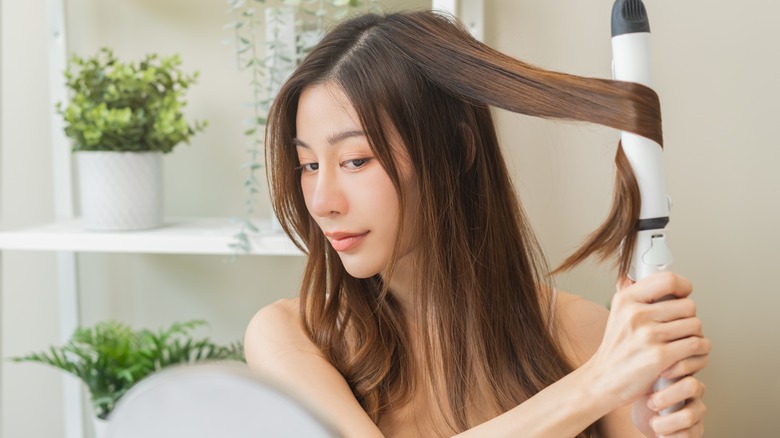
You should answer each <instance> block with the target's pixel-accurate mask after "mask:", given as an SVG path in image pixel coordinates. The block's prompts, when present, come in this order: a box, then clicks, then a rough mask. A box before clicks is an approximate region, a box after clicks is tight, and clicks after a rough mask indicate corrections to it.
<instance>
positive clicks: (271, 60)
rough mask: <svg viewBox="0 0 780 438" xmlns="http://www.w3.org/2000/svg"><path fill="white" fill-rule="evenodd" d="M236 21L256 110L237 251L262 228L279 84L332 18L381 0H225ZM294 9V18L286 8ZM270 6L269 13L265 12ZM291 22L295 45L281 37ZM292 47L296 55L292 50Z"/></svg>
mask: <svg viewBox="0 0 780 438" xmlns="http://www.w3.org/2000/svg"><path fill="white" fill-rule="evenodd" d="M227 3H228V12H229V13H231V14H232V16H233V19H234V20H233V21H231V22H230V23H228V24H226V25H225V29H226V30H231V31H233V32H234V35H233V37H232V38H230V39H229V40H228V41H229V42H233V43H234V45H235V55H236V65H237V66H238V69H239V70H245V71H248V73H249V75H250V78H251V79H250V85H251V89H252V92H251V96H252V115H251V117H249V118H248V119H247V120H246V121H245V122H246V125H247V129H246V130H245V131H244V134H245V135H246V136H247V137H248V148H247V153H248V160H247V162H246V163H244V164H243V165H242V166H241V167H242V169H244V170H245V171H246V179H245V181H244V190H245V191H246V194H247V199H246V203H245V211H244V217H243V218H241V219H238V221H239V222H240V224H241V228H240V230H239V231H238V232H237V234H236V235H235V236H234V239H235V241H234V243H231V244H230V247H231V248H233V249H234V250H235V251H236V252H248V251H249V249H250V240H249V233H253V232H254V233H256V232H257V231H258V228H257V227H256V226H255V224H254V223H253V221H252V214H253V213H254V211H255V208H256V206H257V196H258V194H259V193H260V181H261V179H260V178H259V177H258V174H259V172H260V169H262V168H263V164H262V157H263V146H264V145H263V140H264V135H265V124H266V114H268V109H269V107H270V105H271V102H272V101H273V99H274V96H275V95H276V93H277V91H278V90H279V87H281V85H282V83H283V82H284V80H285V79H286V78H287V76H288V75H289V74H290V72H292V70H293V69H294V68H295V66H296V65H297V64H298V62H299V61H300V60H301V59H303V57H304V56H305V55H306V54H307V53H308V52H309V51H310V50H311V48H312V47H314V45H316V44H317V42H318V41H319V40H320V38H321V37H322V36H323V34H324V29H325V25H326V24H327V22H328V21H330V20H340V19H341V18H344V17H345V16H346V15H347V14H349V13H350V12H351V11H354V10H356V9H357V8H359V7H361V6H362V5H366V7H367V8H368V9H379V6H378V2H377V0H364V1H361V0H227ZM285 8H286V9H287V10H291V11H292V12H293V13H294V14H293V15H294V23H289V22H287V21H286V20H287V19H288V18H289V17H287V16H286V15H285V14H284V13H283V12H284V9H285ZM266 10H267V11H268V14H267V15H266ZM290 25H292V27H293V28H294V32H295V42H294V44H295V47H289V43H287V42H285V41H284V40H283V39H282V35H283V34H284V28H285V27H288V26H290ZM290 53H294V55H292V56H290Z"/></svg>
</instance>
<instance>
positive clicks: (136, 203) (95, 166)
mask: <svg viewBox="0 0 780 438" xmlns="http://www.w3.org/2000/svg"><path fill="white" fill-rule="evenodd" d="M76 156H77V160H78V168H79V187H80V196H81V214H82V217H83V221H84V228H85V229H87V230H91V231H124V230H143V229H148V228H155V227H159V226H161V225H162V223H163V199H162V198H163V195H162V152H103V151H80V152H77V153H76Z"/></svg>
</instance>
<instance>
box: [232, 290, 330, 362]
mask: <svg viewBox="0 0 780 438" xmlns="http://www.w3.org/2000/svg"><path fill="white" fill-rule="evenodd" d="M298 302H299V299H298V298H288V299H282V300H278V301H276V302H274V303H272V304H269V305H267V306H265V307H263V308H262V309H260V310H259V311H258V312H257V313H255V315H254V316H253V317H252V319H251V320H250V321H249V325H248V326H247V329H246V333H245V335H244V350H245V353H246V360H247V363H248V364H249V365H250V366H252V367H260V368H265V367H268V366H272V365H273V363H274V362H278V361H279V359H284V357H283V356H285V355H286V354H289V353H292V352H298V353H301V352H309V353H314V354H316V355H320V354H319V349H317V347H316V346H315V345H314V344H313V343H312V342H311V340H310V339H309V337H308V336H306V332H305V331H304V330H303V326H302V325H301V321H300V314H299V312H298Z"/></svg>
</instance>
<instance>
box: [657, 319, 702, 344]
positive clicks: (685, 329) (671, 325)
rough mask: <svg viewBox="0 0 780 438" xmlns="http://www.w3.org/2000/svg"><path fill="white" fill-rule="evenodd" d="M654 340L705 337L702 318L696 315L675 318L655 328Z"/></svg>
mask: <svg viewBox="0 0 780 438" xmlns="http://www.w3.org/2000/svg"><path fill="white" fill-rule="evenodd" d="M653 335H654V337H655V338H654V339H653V340H654V341H657V342H670V341H676V340H678V339H682V338H687V337H690V336H698V337H703V336H704V333H703V331H702V326H701V320H700V319H699V318H696V317H688V318H682V319H675V320H672V321H669V322H667V323H665V324H658V325H656V326H655V327H654V328H653Z"/></svg>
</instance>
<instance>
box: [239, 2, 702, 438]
mask: <svg viewBox="0 0 780 438" xmlns="http://www.w3.org/2000/svg"><path fill="white" fill-rule="evenodd" d="M490 105H494V106H498V107H501V108H506V109H509V110H512V111H515V112H519V113H524V114H530V115H536V116H542V117H553V118H562V119H571V120H583V121H590V122H595V123H601V124H605V125H608V126H613V127H615V128H618V129H625V130H630V131H633V132H637V133H639V134H642V135H647V136H651V137H652V138H654V139H657V140H659V142H660V113H659V109H658V108H659V106H658V101H657V97H656V96H655V94H654V93H653V92H652V91H651V90H649V89H646V88H644V87H641V86H638V85H634V84H626V83H617V82H612V81H607V80H600V79H587V78H580V77H575V76H569V75H565V74H560V73H554V72H549V71H544V70H541V69H538V68H535V67H533V66H530V65H527V64H524V63H522V62H520V61H518V60H515V59H512V58H510V57H507V56H506V55H503V54H501V53H499V52H496V51H494V50H492V49H490V48H489V47H487V46H485V45H483V44H481V43H479V42H477V41H476V40H474V39H472V38H471V37H470V36H469V35H468V33H467V32H466V31H465V30H464V29H463V28H462V27H460V26H459V25H456V24H454V23H452V22H451V21H450V20H448V19H447V18H445V17H442V16H439V15H436V14H434V13H431V12H411V13H395V14H389V15H386V16H378V15H365V16H361V17H357V18H354V19H352V20H350V21H347V22H345V23H343V24H341V25H339V26H338V27H336V28H335V29H333V30H332V31H331V32H329V34H328V35H326V36H325V38H324V39H323V40H322V42H321V43H320V44H319V45H318V46H317V47H316V48H315V49H314V50H313V51H312V52H311V53H310V54H309V55H308V56H307V58H306V59H305V60H304V61H303V62H302V64H301V65H300V67H299V68H298V69H297V70H296V71H295V72H294V73H293V75H292V76H291V77H290V79H289V80H288V81H287V82H286V84H285V85H284V86H283V87H282V89H281V91H280V93H279V94H278V96H277V98H276V100H275V102H274V105H273V107H272V109H271V113H270V118H269V125H268V126H269V130H268V133H267V145H266V147H267V156H266V161H267V165H268V170H269V181H270V185H271V191H272V199H273V205H274V208H275V211H276V213H277V215H278V216H279V219H280V221H281V223H282V226H283V227H284V229H285V230H286V231H287V233H288V234H289V235H290V236H291V237H292V238H293V239H295V240H296V241H297V242H299V246H300V247H301V249H302V250H304V251H305V252H306V253H307V254H308V263H307V267H306V272H305V274H304V276H303V281H302V286H301V290H300V298H297V299H294V300H282V301H279V302H276V303H274V304H272V305H270V306H268V307H266V308H264V309H262V310H261V311H260V312H258V313H257V315H256V316H255V317H254V318H253V320H252V321H251V323H250V324H249V327H248V329H247V333H246V357H247V361H248V363H249V364H250V366H252V367H253V368H255V369H257V370H258V371H261V372H263V373H266V374H269V375H271V376H273V377H275V378H276V379H278V381H279V382H281V383H282V384H284V385H286V386H287V387H289V388H290V390H291V391H292V392H295V393H298V394H299V395H300V396H301V397H303V398H304V399H306V400H308V401H309V402H310V403H311V404H313V405H315V406H317V407H318V408H319V409H321V410H322V411H323V412H324V413H325V415H326V416H328V417H329V418H330V420H331V421H332V422H333V423H334V424H335V425H336V426H337V427H338V428H339V429H340V430H341V431H342V432H343V433H344V435H345V436H347V437H361V438H362V437H380V436H387V437H416V436H419V437H439V436H453V435H457V436H463V437H491V438H495V437H518V436H520V437H574V436H577V437H584V436H608V437H620V438H624V437H633V436H643V434H644V435H645V436H670V437H671V436H673V437H699V436H701V435H702V433H703V422H702V419H703V416H704V411H705V407H704V404H703V403H702V394H703V392H704V385H703V384H702V383H701V382H700V381H699V380H697V379H696V378H695V377H693V374H694V373H695V372H696V371H699V370H700V369H702V368H703V367H704V366H705V365H706V362H707V357H708V353H709V350H710V344H709V341H708V340H707V339H706V338H705V337H704V336H703V334H702V329H701V323H700V321H699V319H698V318H696V312H695V306H694V304H693V302H692V301H691V300H690V299H689V298H688V296H689V294H690V293H691V290H692V288H691V284H690V283H689V282H688V280H686V279H685V278H683V277H681V276H678V275H675V274H659V275H655V276H652V277H650V278H647V279H645V280H643V281H641V282H638V283H635V284H632V283H631V282H629V281H627V280H625V281H621V282H620V284H619V286H618V292H617V293H616V294H615V298H614V300H613V302H612V310H611V312H607V311H606V309H603V308H601V307H599V306H596V305H594V304H591V303H589V302H587V301H585V300H582V299H580V298H578V297H576V296H574V295H569V294H567V293H564V292H556V291H555V290H554V289H553V288H552V286H551V285H550V281H549V275H548V274H549V272H548V270H547V268H546V266H545V262H544V259H543V257H542V255H541V252H540V250H539V248H538V245H537V243H536V241H535V239H534V236H533V233H532V232H531V230H530V228H529V226H528V222H527V220H526V219H525V218H524V215H523V213H522V209H521V207H520V204H519V202H518V200H517V198H516V194H515V192H514V189H513V187H512V183H511V181H510V178H509V175H508V172H507V169H506V166H505V164H504V160H503V158H502V156H501V152H500V150H499V144H498V140H497V138H496V132H495V129H494V126H493V122H492V119H491V114H490V110H489V106H490ZM617 162H618V170H619V178H618V188H617V189H618V191H617V195H616V204H615V207H614V210H613V214H612V215H611V216H610V218H609V220H608V222H607V223H606V224H605V225H604V226H603V227H602V229H601V230H600V231H599V232H597V233H595V234H594V236H593V237H592V239H591V241H590V242H589V243H588V244H587V245H586V246H585V247H584V249H583V250H582V251H580V252H579V253H577V254H575V256H574V258H573V259H571V260H570V261H569V262H567V265H566V266H570V265H571V264H574V263H576V262H578V261H579V260H581V259H582V258H584V257H587V256H588V255H590V254H591V253H594V252H599V251H601V252H603V253H609V252H611V251H614V250H616V249H617V247H618V246H619V245H620V242H621V241H622V240H623V239H625V238H630V236H632V235H633V233H634V224H635V221H636V218H637V216H638V211H636V207H637V206H638V202H639V201H638V193H637V190H636V183H635V180H634V179H633V176H632V175H631V174H630V167H629V166H627V165H626V163H625V159H624V157H623V155H622V153H621V152H620V150H619V151H618V160H617ZM632 215H633V216H632ZM628 247H630V246H628ZM627 252H628V251H624V252H623V254H622V260H623V261H622V262H621V274H625V272H626V269H627V263H626V262H625V261H626V260H627V258H626V257H629V258H630V254H628V255H627V254H626V253H627ZM566 266H565V267H566ZM621 277H622V278H624V277H623V275H621ZM670 294H672V295H675V296H677V297H679V299H677V300H669V301H657V300H658V299H659V298H661V297H664V296H666V295H670ZM662 374H663V375H664V376H666V377H670V378H675V377H680V378H681V380H679V382H677V383H675V384H674V385H672V386H670V387H668V388H667V389H664V390H662V391H658V392H656V393H653V392H652V383H653V382H654V381H655V380H656V379H657V378H658V377H659V376H660V375H662ZM680 401H685V406H684V408H683V409H682V410H680V411H678V412H676V413H673V414H671V415H668V416H659V415H658V414H657V412H658V411H659V410H661V409H664V408H666V407H669V406H671V405H673V404H675V403H677V402H680ZM632 404H633V414H634V415H633V419H632V415H631V410H632ZM632 420H633V421H632Z"/></svg>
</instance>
